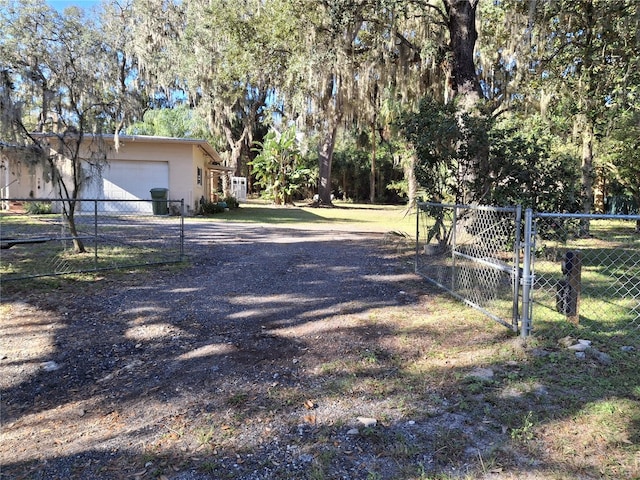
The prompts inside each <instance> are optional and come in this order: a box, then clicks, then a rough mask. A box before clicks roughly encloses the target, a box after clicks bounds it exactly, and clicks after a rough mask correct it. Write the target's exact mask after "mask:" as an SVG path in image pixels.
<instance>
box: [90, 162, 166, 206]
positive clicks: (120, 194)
mask: <svg viewBox="0 0 640 480" xmlns="http://www.w3.org/2000/svg"><path fill="white" fill-rule="evenodd" d="M168 187H169V163H168V162H154V161H141V160H111V161H110V162H109V165H108V166H107V167H105V169H104V170H103V171H102V178H101V179H100V178H96V179H95V180H94V182H92V184H91V186H90V187H89V188H87V189H86V190H85V194H84V195H83V197H84V198H98V199H103V198H104V199H114V200H140V199H141V200H146V199H150V198H151V194H150V190H151V189H152V188H168ZM123 206H124V205H123V204H122V203H118V202H100V207H99V208H100V210H102V211H122V210H123ZM89 207H90V208H91V209H93V206H90V204H86V203H85V204H84V205H83V208H82V210H83V211H84V210H85V209H86V208H89ZM126 207H127V210H131V211H136V212H144V213H151V211H152V208H151V203H136V202H132V203H130V204H129V205H127V206H126ZM129 207H130V208H129Z"/></svg>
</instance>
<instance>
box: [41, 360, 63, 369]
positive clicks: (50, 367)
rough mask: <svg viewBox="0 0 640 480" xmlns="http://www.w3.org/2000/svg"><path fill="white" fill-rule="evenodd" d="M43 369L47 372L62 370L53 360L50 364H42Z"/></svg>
mask: <svg viewBox="0 0 640 480" xmlns="http://www.w3.org/2000/svg"><path fill="white" fill-rule="evenodd" d="M42 368H43V369H44V371H45V372H55V371H56V370H59V369H60V365H58V364H57V363H56V362H54V361H53V360H49V361H48V362H44V363H43V364H42Z"/></svg>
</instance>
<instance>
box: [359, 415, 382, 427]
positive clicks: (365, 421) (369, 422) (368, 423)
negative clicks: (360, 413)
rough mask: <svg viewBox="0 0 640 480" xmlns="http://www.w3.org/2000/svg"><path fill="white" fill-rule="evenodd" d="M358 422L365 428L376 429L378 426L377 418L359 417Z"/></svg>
mask: <svg viewBox="0 0 640 480" xmlns="http://www.w3.org/2000/svg"><path fill="white" fill-rule="evenodd" d="M358 422H360V423H361V424H362V425H364V426H365V427H375V426H376V425H377V424H378V421H377V420H376V419H375V418H369V417H358Z"/></svg>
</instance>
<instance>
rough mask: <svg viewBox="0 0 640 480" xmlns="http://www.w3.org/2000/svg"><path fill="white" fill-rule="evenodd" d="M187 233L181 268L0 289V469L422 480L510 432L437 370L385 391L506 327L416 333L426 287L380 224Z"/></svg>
mask: <svg viewBox="0 0 640 480" xmlns="http://www.w3.org/2000/svg"><path fill="white" fill-rule="evenodd" d="M187 238H188V239H189V240H188V242H187V243H188V247H187V250H188V254H189V257H190V264H189V266H187V267H185V268H175V267H170V268H159V269H153V268H150V269H148V270H145V271H142V272H132V273H129V274H115V273H105V274H104V275H103V276H102V277H101V279H100V280H98V281H96V282H91V283H86V282H85V283H83V282H75V283H72V282H70V283H68V284H65V285H64V286H63V287H60V288H58V289H56V290H54V291H48V292H46V293H38V292H31V293H28V294H26V295H25V294H24V293H21V294H19V295H17V294H16V293H15V292H13V290H14V288H15V287H12V286H11V285H10V284H8V285H5V286H3V290H4V291H3V298H2V306H1V308H2V311H1V313H2V318H3V320H2V324H1V325H0V330H1V331H0V335H1V337H0V338H1V340H0V341H1V345H0V352H1V354H0V357H1V361H0V387H1V389H2V423H3V428H2V433H1V436H0V443H1V445H2V447H1V454H0V455H1V457H0V462H1V465H2V467H1V475H0V476H1V478H3V479H21V478H25V479H27V478H28V479H93V478H95V479H112V478H113V479H120V478H134V479H146V478H160V479H165V480H166V479H183V480H188V479H209V478H244V479H258V478H262V479H274V478H282V479H289V478H349V479H357V478H363V479H365V478H419V477H418V475H419V471H420V469H422V471H427V472H428V471H429V469H436V468H440V471H442V469H445V470H447V469H448V470H447V471H450V472H455V469H456V468H461V465H465V464H466V463H465V462H467V460H468V458H471V457H473V458H476V459H477V452H478V451H480V450H478V449H484V448H485V447H486V446H488V445H490V444H491V442H493V441H495V440H496V438H498V437H500V436H501V435H502V434H503V433H504V431H502V432H501V431H500V429H499V428H498V427H496V428H494V429H489V428H486V425H485V426H482V425H480V426H478V425H475V426H474V425H473V422H472V421H471V420H470V419H469V418H466V417H465V416H464V415H461V414H457V413H452V409H451V408H447V400H446V398H445V397H446V395H447V393H446V392H447V388H448V387H447V386H446V385H445V384H446V380H445V377H442V378H443V379H442V380H441V381H439V382H440V384H441V385H443V387H442V389H441V390H440V391H421V392H417V391H416V392H414V393H411V391H410V390H407V391H406V392H399V391H395V390H397V389H398V383H397V382H395V381H394V380H393V378H395V376H396V374H397V372H398V368H399V367H398V366H399V364H400V363H401V362H402V361H403V358H404V359H406V358H413V357H414V356H415V357H416V358H417V357H419V356H420V355H425V352H426V351H428V349H429V346H430V345H431V346H432V345H433V344H434V342H435V341H438V342H453V341H455V342H465V341H468V340H469V338H470V336H471V335H473V337H474V340H473V341H475V342H479V343H480V344H482V343H483V342H497V341H499V340H500V339H502V340H503V339H504V336H505V333H504V331H503V329H501V328H498V327H496V328H493V327H488V328H485V331H483V332H480V333H478V332H477V331H476V332H469V333H468V334H467V333H461V334H460V335H459V336H457V337H456V339H455V340H452V339H447V338H446V335H445V334H444V333H443V332H440V333H438V332H437V328H435V327H434V329H433V330H432V332H431V333H432V334H431V335H423V334H422V333H424V332H422V333H421V332H420V328H421V327H419V326H417V323H416V322H418V321H419V319H420V318H424V317H425V315H427V313H428V311H429V309H430V307H429V288H428V287H427V286H426V285H425V284H424V283H423V282H422V281H420V279H418V278H417V277H416V276H414V275H413V274H412V273H411V264H410V258H409V259H407V258H400V257H398V255H397V251H396V250H395V249H393V248H391V249H390V248H387V247H384V246H383V242H382V238H383V236H382V235H381V234H379V233H362V232H353V231H338V230H332V231H322V230H298V229H290V228H277V227H268V226H256V225H245V224H242V225H241V224H235V225H234V224H211V223H189V224H188V225H187ZM412 332H413V333H412ZM412 388H413V387H412ZM414 395H415V397H414ZM445 427H446V428H445ZM446 432H452V433H451V437H450V436H449V434H448V433H446ZM434 442H435V443H434ZM437 442H440V443H437ZM455 442H457V443H455ZM443 454H444V457H443V456H442V455H443ZM452 460H453V462H452ZM372 475H374V476H372ZM375 475H377V476H375Z"/></svg>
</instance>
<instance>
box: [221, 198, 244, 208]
mask: <svg viewBox="0 0 640 480" xmlns="http://www.w3.org/2000/svg"><path fill="white" fill-rule="evenodd" d="M222 201H223V202H224V203H226V204H227V207H228V208H230V209H233V208H238V207H239V206H240V203H239V202H238V200H237V199H236V197H231V196H229V197H225V198H223V199H222Z"/></svg>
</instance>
